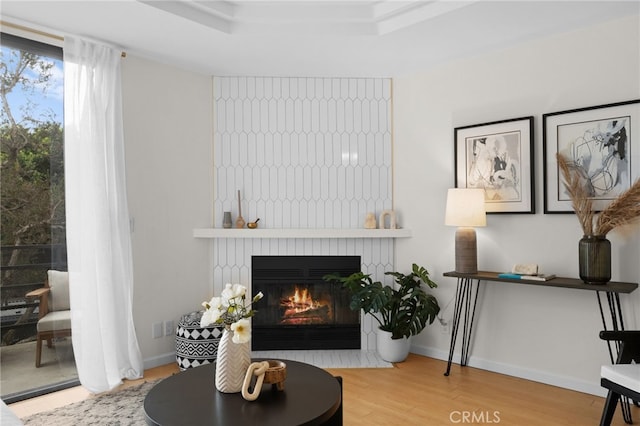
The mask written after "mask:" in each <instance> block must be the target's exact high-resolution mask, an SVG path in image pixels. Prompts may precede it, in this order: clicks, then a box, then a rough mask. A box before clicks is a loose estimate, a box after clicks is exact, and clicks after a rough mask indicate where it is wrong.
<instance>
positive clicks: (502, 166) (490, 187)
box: [454, 116, 535, 214]
mask: <svg viewBox="0 0 640 426" xmlns="http://www.w3.org/2000/svg"><path fill="white" fill-rule="evenodd" d="M454 141H455V143H454V156H455V186H456V188H482V189H484V190H485V208H486V211H487V213H488V214H492V213H496V214H500V213H523V214H532V213H535V191H534V188H535V183H534V157H533V116H528V117H520V118H512V119H508V120H501V121H493V122H490V123H483V124H474V125H469V126H462V127H456V128H455V129H454Z"/></svg>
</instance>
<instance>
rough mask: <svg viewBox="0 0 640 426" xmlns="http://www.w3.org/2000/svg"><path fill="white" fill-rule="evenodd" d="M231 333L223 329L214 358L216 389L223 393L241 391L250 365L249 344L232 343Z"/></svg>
mask: <svg viewBox="0 0 640 426" xmlns="http://www.w3.org/2000/svg"><path fill="white" fill-rule="evenodd" d="M232 339H233V331H231V330H230V329H229V328H225V330H224V332H223V333H222V338H221V339H220V344H219V345H218V356H217V358H216V389H218V391H220V392H223V393H238V392H241V391H242V385H243V383H244V376H245V374H246V372H247V369H248V368H249V364H251V353H250V350H249V342H247V343H234V342H233V341H232Z"/></svg>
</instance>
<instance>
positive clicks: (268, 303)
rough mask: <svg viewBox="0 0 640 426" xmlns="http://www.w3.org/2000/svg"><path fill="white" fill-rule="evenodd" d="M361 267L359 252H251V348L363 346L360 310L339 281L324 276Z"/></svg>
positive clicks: (341, 273) (356, 269) (358, 347)
mask: <svg viewBox="0 0 640 426" xmlns="http://www.w3.org/2000/svg"><path fill="white" fill-rule="evenodd" d="M359 271H360V256H252V258H251V287H252V292H253V295H255V294H257V293H258V292H260V291H261V292H262V294H263V295H264V297H263V299H262V300H261V301H260V302H258V303H257V304H256V306H255V309H257V310H258V313H257V315H255V316H254V317H253V319H252V337H251V342H252V349H253V350H275V349H360V312H358V311H352V310H351V309H350V308H349V303H350V300H351V297H350V295H349V293H348V291H347V290H345V289H344V288H342V286H341V285H340V284H338V283H329V282H326V281H324V280H323V279H322V277H323V276H324V275H326V274H331V273H339V274H340V275H342V276H347V275H350V274H352V273H354V272H359Z"/></svg>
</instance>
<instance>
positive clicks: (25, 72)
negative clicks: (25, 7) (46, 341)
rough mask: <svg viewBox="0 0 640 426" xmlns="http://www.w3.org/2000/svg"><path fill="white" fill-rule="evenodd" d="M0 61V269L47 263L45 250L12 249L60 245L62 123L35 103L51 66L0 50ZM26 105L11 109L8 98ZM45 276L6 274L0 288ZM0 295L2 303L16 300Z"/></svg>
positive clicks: (62, 235) (62, 239) (62, 229)
mask: <svg viewBox="0 0 640 426" xmlns="http://www.w3.org/2000/svg"><path fill="white" fill-rule="evenodd" d="M1 55H2V56H1V58H0V102H1V106H2V108H1V110H0V197H1V214H0V219H1V228H0V231H1V232H0V237H1V243H2V246H3V247H2V265H3V266H15V265H25V264H34V263H47V262H51V254H50V251H49V250H44V251H43V250H16V249H13V248H11V247H13V246H24V245H42V244H45V245H46V244H63V245H64V244H65V211H64V168H63V167H64V166H63V156H64V154H63V129H62V123H59V122H56V121H55V120H54V119H53V118H51V114H47V111H43V108H42V107H41V106H40V105H39V100H40V99H42V97H43V95H44V94H45V93H46V92H47V90H48V89H49V88H50V86H51V79H52V76H53V66H54V63H53V61H52V60H51V59H50V58H48V57H45V56H39V55H36V54H34V53H30V52H25V51H22V50H19V49H13V48H9V47H7V46H3V47H2V49H1ZM12 92H13V93H14V94H16V93H18V92H20V93H21V96H22V97H24V98H25V99H27V102H26V103H24V104H22V105H21V106H19V107H18V106H17V105H16V104H15V103H14V104H12V103H11V99H12V98H11V97H10V94H11V93H12ZM45 274H46V271H42V270H40V271H38V270H36V271H33V270H26V271H22V270H19V269H6V270H4V271H3V273H2V286H3V287H4V286H9V285H12V284H14V283H29V282H31V283H37V282H40V283H41V282H43V280H44V275H45ZM12 293H13V292H7V291H6V288H5V291H3V292H2V296H3V299H5V300H6V299H8V298H10V297H20V296H23V295H24V290H20V291H19V292H17V293H19V294H15V295H14V294H12Z"/></svg>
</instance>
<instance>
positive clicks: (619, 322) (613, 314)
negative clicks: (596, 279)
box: [596, 291, 633, 424]
mask: <svg viewBox="0 0 640 426" xmlns="http://www.w3.org/2000/svg"><path fill="white" fill-rule="evenodd" d="M605 294H606V295H607V307H608V308H609V316H610V319H611V329H612V330H613V331H618V330H624V320H623V317H622V306H621V305H620V295H619V294H618V293H612V292H605ZM596 297H597V298H598V307H599V308H600V318H601V319H602V326H603V327H604V328H603V329H604V330H608V328H607V321H606V317H605V313H604V309H603V307H602V300H601V299H600V292H599V291H596ZM611 343H612V342H610V341H609V342H607V348H608V349H609V358H610V359H611V363H612V364H615V363H616V361H617V359H618V353H619V352H620V342H615V355H614V350H613V349H612V348H611ZM620 409H621V410H622V417H623V419H624V421H625V423H627V424H633V419H632V417H631V405H630V400H629V398H627V397H626V396H622V395H621V396H620Z"/></svg>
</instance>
